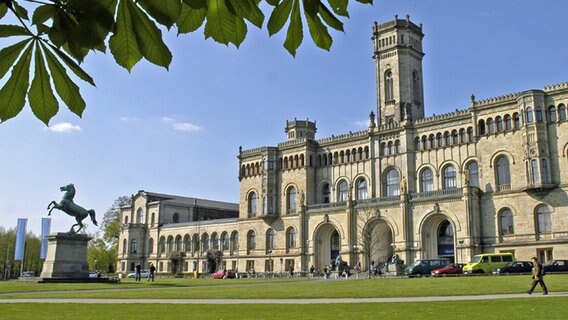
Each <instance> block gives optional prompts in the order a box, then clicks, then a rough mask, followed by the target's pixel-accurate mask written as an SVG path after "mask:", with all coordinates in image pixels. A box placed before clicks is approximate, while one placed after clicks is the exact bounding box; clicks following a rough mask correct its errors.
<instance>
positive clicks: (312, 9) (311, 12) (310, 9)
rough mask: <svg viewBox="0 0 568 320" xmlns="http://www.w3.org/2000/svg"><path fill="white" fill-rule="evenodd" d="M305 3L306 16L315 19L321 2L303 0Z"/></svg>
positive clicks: (317, 0) (319, 0)
mask: <svg viewBox="0 0 568 320" xmlns="http://www.w3.org/2000/svg"><path fill="white" fill-rule="evenodd" d="M302 1H303V3H304V15H305V16H310V17H314V16H315V15H317V14H318V10H319V5H320V2H321V0H302Z"/></svg>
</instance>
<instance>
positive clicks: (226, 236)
mask: <svg viewBox="0 0 568 320" xmlns="http://www.w3.org/2000/svg"><path fill="white" fill-rule="evenodd" d="M221 244H222V245H221V249H222V250H223V251H228V250H229V234H228V233H226V232H223V234H222V235H221Z"/></svg>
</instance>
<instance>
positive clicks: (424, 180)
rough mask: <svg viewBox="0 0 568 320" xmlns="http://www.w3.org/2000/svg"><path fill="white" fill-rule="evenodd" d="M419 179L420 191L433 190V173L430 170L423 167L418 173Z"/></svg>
mask: <svg viewBox="0 0 568 320" xmlns="http://www.w3.org/2000/svg"><path fill="white" fill-rule="evenodd" d="M420 179H421V191H422V192H429V191H434V174H432V170H430V169H424V170H422V173H421V174H420Z"/></svg>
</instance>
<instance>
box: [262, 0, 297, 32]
mask: <svg viewBox="0 0 568 320" xmlns="http://www.w3.org/2000/svg"><path fill="white" fill-rule="evenodd" d="M292 4H293V0H284V1H282V2H281V3H280V4H279V5H278V6H277V7H276V8H274V11H272V14H271V15H270V18H269V19H268V24H267V26H266V27H267V28H268V35H269V36H272V35H273V34H275V33H277V32H278V31H280V30H281V29H282V27H284V24H286V21H288V17H290V12H292Z"/></svg>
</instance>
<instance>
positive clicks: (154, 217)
mask: <svg viewBox="0 0 568 320" xmlns="http://www.w3.org/2000/svg"><path fill="white" fill-rule="evenodd" d="M150 219H151V220H150V224H151V225H152V226H153V225H154V223H155V219H156V214H155V213H154V212H152V215H151V218H150Z"/></svg>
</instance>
